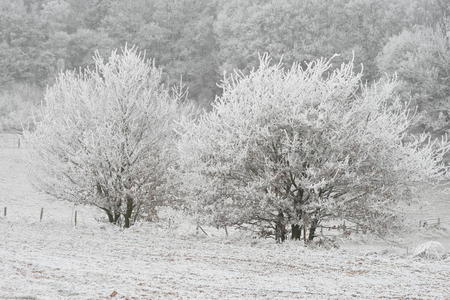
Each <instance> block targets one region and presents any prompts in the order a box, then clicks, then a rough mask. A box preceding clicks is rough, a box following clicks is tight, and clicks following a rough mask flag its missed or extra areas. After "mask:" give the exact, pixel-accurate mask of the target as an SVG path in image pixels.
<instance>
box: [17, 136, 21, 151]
mask: <svg viewBox="0 0 450 300" xmlns="http://www.w3.org/2000/svg"><path fill="white" fill-rule="evenodd" d="M17 148H20V136H19V138H18V139H17Z"/></svg>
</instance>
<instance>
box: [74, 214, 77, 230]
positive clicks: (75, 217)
mask: <svg viewBox="0 0 450 300" xmlns="http://www.w3.org/2000/svg"><path fill="white" fill-rule="evenodd" d="M74 222H75V227H77V211H75V216H74Z"/></svg>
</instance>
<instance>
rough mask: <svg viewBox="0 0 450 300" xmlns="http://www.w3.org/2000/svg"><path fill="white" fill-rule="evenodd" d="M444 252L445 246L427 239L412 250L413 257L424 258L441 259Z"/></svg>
mask: <svg viewBox="0 0 450 300" xmlns="http://www.w3.org/2000/svg"><path fill="white" fill-rule="evenodd" d="M445 252H446V251H445V248H444V246H442V244H441V243H439V242H436V241H429V242H425V243H423V244H420V245H419V246H417V248H416V249H415V250H414V257H421V258H425V259H443V258H444V256H445Z"/></svg>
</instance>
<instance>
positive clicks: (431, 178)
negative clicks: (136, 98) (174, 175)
mask: <svg viewBox="0 0 450 300" xmlns="http://www.w3.org/2000/svg"><path fill="white" fill-rule="evenodd" d="M330 68H331V63H330V61H327V60H324V59H321V60H317V61H314V62H312V63H309V64H308V65H307V67H306V68H303V67H302V66H301V65H300V64H294V65H293V66H292V67H291V68H289V69H284V68H283V67H282V66H281V65H273V64H271V63H270V59H269V58H268V57H267V56H264V57H262V58H261V59H260V66H259V68H258V69H256V70H253V71H251V72H250V74H249V75H243V74H242V73H239V72H236V73H235V74H234V75H232V76H230V77H228V78H227V79H225V80H224V82H223V85H222V87H223V95H222V96H221V97H219V98H217V99H216V101H215V102H214V104H213V108H212V111H211V112H209V113H206V114H204V115H202V116H201V117H200V118H199V119H198V120H196V121H190V122H186V123H184V124H183V126H184V133H183V134H182V138H181V141H180V144H179V151H180V153H181V158H182V164H183V166H184V170H185V172H186V174H185V179H184V181H185V183H186V187H187V190H188V191H189V192H190V193H191V201H192V202H191V203H192V207H193V209H196V210H197V211H198V212H200V213H202V214H204V215H212V216H213V218H212V222H213V223H215V224H216V225H242V224H253V225H256V226H258V228H259V229H261V230H262V229H267V227H269V228H272V229H273V230H272V233H275V237H276V238H277V239H278V240H284V239H285V235H286V233H287V229H286V226H287V225H289V224H290V225H291V230H292V237H293V238H300V234H301V227H303V229H304V232H305V233H306V231H307V230H309V232H308V233H307V236H305V235H304V238H307V239H309V240H311V239H313V238H314V235H315V230H316V228H317V226H318V224H319V222H321V221H323V220H327V219H330V218H343V219H347V220H351V221H352V222H354V223H356V224H359V225H360V226H362V227H365V228H366V229H369V230H373V231H376V232H378V233H384V232H386V231H387V229H388V228H389V227H393V226H394V225H395V224H396V222H397V218H398V216H397V213H396V211H395V210H394V205H395V204H396V203H398V202H400V201H403V200H408V197H409V193H408V191H409V188H410V186H411V184H415V183H417V182H427V183H433V182H437V181H438V180H439V179H440V178H441V177H442V176H444V175H445V174H446V172H447V167H446V166H445V165H443V164H442V163H441V160H442V156H443V155H444V154H445V153H446V152H447V151H448V148H449V143H447V141H433V140H431V139H430V138H429V136H428V135H421V136H417V137H415V136H409V135H407V131H406V130H407V129H408V126H409V125H410V124H411V118H412V113H411V112H410V111H409V110H408V108H407V107H406V106H405V105H404V103H403V102H402V101H401V100H400V99H398V98H396V97H395V96H394V95H393V92H392V91H393V89H394V88H395V86H396V82H395V80H388V79H385V80H383V81H380V82H378V83H375V84H374V85H373V86H370V87H369V86H366V85H363V84H362V83H361V76H362V74H359V73H357V74H355V73H354V71H353V64H352V63H348V64H343V65H341V67H340V68H337V69H336V70H335V71H330V70H331V69H330Z"/></svg>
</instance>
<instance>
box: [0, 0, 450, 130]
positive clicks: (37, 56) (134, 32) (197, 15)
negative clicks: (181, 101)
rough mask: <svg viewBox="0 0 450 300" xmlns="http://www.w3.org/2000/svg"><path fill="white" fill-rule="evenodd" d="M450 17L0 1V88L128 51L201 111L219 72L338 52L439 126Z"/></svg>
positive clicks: (426, 10) (158, 1) (316, 6)
mask: <svg viewBox="0 0 450 300" xmlns="http://www.w3.org/2000/svg"><path fill="white" fill-rule="evenodd" d="M449 12H450V1H447V0H396V1H392V0H324V1H316V0H302V1H298V0H245V1H243V0H15V1H10V0H0V70H1V72H0V85H2V86H8V85H11V83H18V82H20V83H22V82H24V83H28V84H34V85H38V86H42V87H44V86H46V85H47V84H49V83H51V82H52V80H53V78H54V76H55V74H56V73H57V72H58V71H60V70H65V69H73V68H79V67H84V66H87V65H90V64H92V58H91V57H92V55H93V53H94V51H95V50H96V49H98V50H99V51H100V52H101V53H102V54H105V55H106V56H107V53H108V52H110V51H111V49H114V48H117V47H121V46H123V45H125V43H128V45H136V46H137V47H139V49H141V50H143V51H145V52H146V55H147V56H148V57H151V58H154V59H155V61H156V64H157V65H159V66H162V67H163V68H164V72H165V76H166V79H165V80H166V82H167V83H169V84H170V83H176V82H179V81H180V78H182V79H183V82H184V83H185V84H186V85H187V86H188V87H189V95H190V98H191V99H194V100H196V101H198V102H199V103H202V104H207V103H209V102H210V101H212V100H213V99H214V96H215V95H217V94H220V89H219V88H218V87H217V82H219V81H220V80H221V78H222V77H223V72H224V71H227V72H228V71H231V70H233V69H235V68H239V69H241V70H244V71H246V70H249V69H251V68H253V67H255V66H256V64H257V62H258V56H257V54H258V53H262V52H268V53H269V54H270V55H271V56H272V57H273V58H274V59H275V60H278V59H282V61H283V62H284V63H286V64H289V63H291V62H293V61H301V62H303V61H304V62H308V61H311V60H313V59H315V58H318V57H331V56H332V55H334V54H336V53H338V54H340V56H339V58H338V59H335V60H334V62H335V65H336V63H337V64H339V62H340V61H347V60H350V59H352V57H353V53H354V58H355V65H357V66H360V65H361V64H362V65H364V74H365V79H366V80H369V81H372V80H375V79H378V78H379V77H380V76H382V75H383V74H384V73H393V72H398V73H399V77H400V79H402V80H404V81H405V82H410V83H413V85H414V87H416V90H417V91H416V92H417V93H418V94H417V93H416V94H414V91H413V94H409V96H412V99H413V101H417V104H418V105H419V106H420V107H419V108H420V109H422V110H427V111H434V110H435V107H432V108H431V109H430V108H429V107H428V106H427V105H428V104H429V103H428V102H429V101H428V100H430V99H431V100H432V101H434V102H436V101H437V102H439V103H440V104H439V107H438V109H437V111H438V112H437V115H436V116H437V117H436V118H433V119H437V118H438V117H439V116H440V117H441V118H444V119H445V118H447V117H448V116H447V114H446V113H445V111H446V108H445V109H442V105H445V103H446V102H448V101H447V98H446V97H447V96H448V94H450V93H449V88H448V86H449V84H448V83H449V82H448V81H449V79H448V78H449V77H450V76H449V74H450V71H449V70H450V67H449V66H450V62H449V61H450V58H449V57H448V54H449V53H450V52H449V50H448V49H449V48H450V44H449V42H448V31H449V28H450V26H448V25H449V23H448V15H449ZM427 30H428V31H427ZM424 32H425V33H424ZM433 45H434V46H433ZM422 48H423V49H422ZM445 51H447V52H445ZM427 55H428V56H427ZM424 56H427V57H426V59H425V61H420V62H417V60H422V58H423V57H424ZM440 57H441V58H440ZM442 57H443V58H442ZM424 82H425V83H424ZM424 89H429V90H427V91H426V92H423V90H424ZM405 91H407V92H408V93H410V92H411V86H408V87H407V88H406V89H405ZM429 91H432V92H429ZM424 98H426V99H427V101H428V102H424V103H422V102H421V100H418V99H424ZM436 99H438V100H436ZM434 102H433V103H434ZM437 102H436V103H437ZM442 103H444V104H442ZM433 105H434V104H432V105H431V106H433ZM442 114H444V115H442ZM423 126H425V127H426V128H430V126H432V125H430V124H428V125H423V124H422V127H423ZM427 126H428V127H427Z"/></svg>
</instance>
